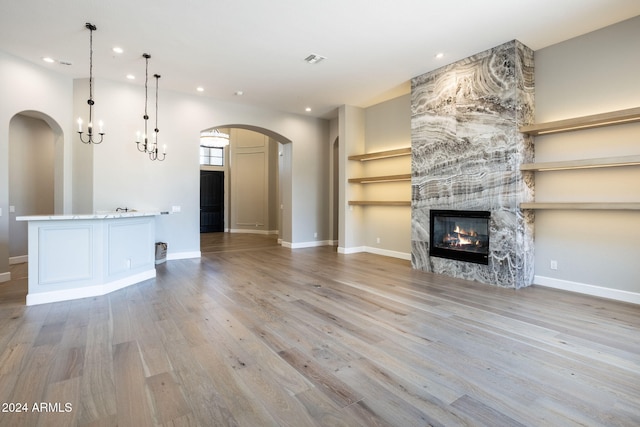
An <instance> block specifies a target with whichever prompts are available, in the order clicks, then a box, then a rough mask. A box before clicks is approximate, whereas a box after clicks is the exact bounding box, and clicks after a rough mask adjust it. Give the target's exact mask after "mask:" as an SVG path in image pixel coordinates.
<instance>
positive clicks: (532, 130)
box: [520, 107, 640, 210]
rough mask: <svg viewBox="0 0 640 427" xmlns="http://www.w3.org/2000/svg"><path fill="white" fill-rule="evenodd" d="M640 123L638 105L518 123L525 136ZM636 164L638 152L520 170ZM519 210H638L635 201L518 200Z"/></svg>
mask: <svg viewBox="0 0 640 427" xmlns="http://www.w3.org/2000/svg"><path fill="white" fill-rule="evenodd" d="M635 122H640V107H636V108H628V109H626V110H617V111H611V112H607V113H601V114H593V115H590V116H582V117H576V118H571V119H565V120H557V121H553V122H546V123H538V124H532V125H527V126H522V127H521V128H520V132H522V133H525V134H528V135H534V136H535V135H549V134H553V133H560V132H572V131H580V130H584V129H593V128H599V127H604V126H613V125H619V124H625V123H635ZM621 166H640V155H632V156H619V157H604V158H598V159H582V160H567V161H559V162H539V163H525V164H522V165H521V166H520V170H521V171H532V172H545V171H553V170H573V169H594V168H612V167H621ZM520 208H521V209H558V210H640V203H636V202H595V203H593V202H587V203H581V202H553V203H551V202H531V203H520Z"/></svg>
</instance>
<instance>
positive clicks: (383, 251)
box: [365, 246, 411, 261]
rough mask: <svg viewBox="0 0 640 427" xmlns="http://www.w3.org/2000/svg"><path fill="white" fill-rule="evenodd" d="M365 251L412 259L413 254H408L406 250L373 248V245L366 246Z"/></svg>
mask: <svg viewBox="0 0 640 427" xmlns="http://www.w3.org/2000/svg"><path fill="white" fill-rule="evenodd" d="M365 252H369V253H372V254H376V255H383V256H388V257H392V258H399V259H404V260H408V261H411V254H408V253H406V252H398V251H390V250H388V249H381V248H372V247H371V246H365Z"/></svg>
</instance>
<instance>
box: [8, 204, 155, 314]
mask: <svg viewBox="0 0 640 427" xmlns="http://www.w3.org/2000/svg"><path fill="white" fill-rule="evenodd" d="M159 214H160V213H159V212H116V213H106V214H86V215H51V216H45V215H39V216H23V217H18V218H17V220H18V221H29V292H28V294H27V305H35V304H44V303H49V302H56V301H66V300H71V299H76V298H86V297H92V296H98V295H104V294H107V293H109V292H112V291H115V290H118V289H121V288H123V287H126V286H129V285H133V284H135V283H138V282H141V281H143V280H147V279H150V278H153V277H155V276H156V270H155V216H156V215H159Z"/></svg>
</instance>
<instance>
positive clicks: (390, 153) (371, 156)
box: [349, 147, 411, 162]
mask: <svg viewBox="0 0 640 427" xmlns="http://www.w3.org/2000/svg"><path fill="white" fill-rule="evenodd" d="M410 155H411V147H408V148H399V149H397V150H387V151H378V152H376V153H367V154H358V155H355V156H349V160H360V161H361V162H364V161H367V160H376V159H387V158H389V157H399V156H410Z"/></svg>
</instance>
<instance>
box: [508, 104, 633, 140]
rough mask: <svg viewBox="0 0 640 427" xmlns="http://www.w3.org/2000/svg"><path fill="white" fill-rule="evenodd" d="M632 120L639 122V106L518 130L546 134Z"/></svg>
mask: <svg viewBox="0 0 640 427" xmlns="http://www.w3.org/2000/svg"><path fill="white" fill-rule="evenodd" d="M634 122H640V107H635V108H627V109H626V110H617V111H611V112H607V113H600V114H592V115H590V116H582V117H575V118H571V119H564V120H556V121H553V122H544V123H537V124H531V125H527V126H522V127H520V132H522V133H526V134H527V135H534V136H535V135H548V134H552V133H560V132H570V131H575V130H583V129H592V128H599V127H604V126H613V125H619V124H624V123H634Z"/></svg>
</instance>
